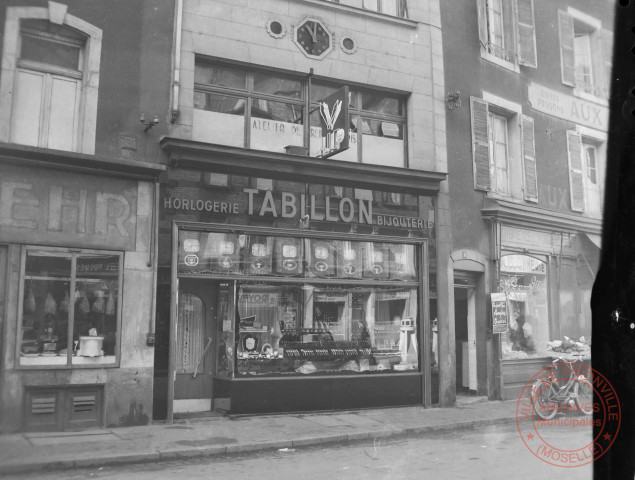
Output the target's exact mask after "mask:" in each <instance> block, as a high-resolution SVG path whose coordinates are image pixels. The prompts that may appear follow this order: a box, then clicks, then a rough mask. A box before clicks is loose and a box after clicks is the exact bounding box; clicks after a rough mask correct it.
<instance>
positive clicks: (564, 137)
mask: <svg viewBox="0 0 635 480" xmlns="http://www.w3.org/2000/svg"><path fill="white" fill-rule="evenodd" d="M613 7H614V5H613V2H610V1H602V2H591V1H579V2H566V1H557V2H534V1H532V0H515V1H513V2H501V1H500V0H474V1H468V2H442V5H441V21H442V25H443V29H444V31H446V32H448V31H451V32H452V35H445V36H444V49H443V51H444V57H445V58H446V68H445V78H446V88H447V91H448V96H447V109H448V110H447V114H446V119H447V130H448V172H449V183H450V195H451V198H452V202H451V205H452V254H451V258H452V271H453V277H454V280H453V282H454V302H453V305H454V338H453V340H454V341H455V345H454V351H455V352H456V356H457V364H456V365H457V369H456V374H457V377H456V378H457V389H459V390H463V391H468V390H469V391H473V392H476V393H478V394H480V395H488V396H489V397H490V398H502V399H511V398H516V397H517V395H518V394H519V392H520V389H521V388H522V386H523V384H524V383H525V382H526V381H527V380H528V379H529V378H530V377H531V376H532V375H533V374H534V373H536V372H537V371H539V370H540V369H541V368H542V367H543V366H546V365H547V364H548V363H549V362H550V360H551V357H553V356H569V357H572V358H582V359H585V358H589V356H590V350H589V347H590V342H591V339H590V333H591V310H590V295H591V286H592V283H593V280H594V278H595V272H596V270H597V264H598V260H599V249H600V241H601V240H600V233H601V224H602V197H603V184H604V178H603V177H604V171H605V165H606V144H607V130H608V101H607V98H608V93H609V86H610V68H611V52H612V24H613ZM449 59H451V61H450V60H449Z"/></svg>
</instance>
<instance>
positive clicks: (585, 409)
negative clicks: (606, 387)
mask: <svg viewBox="0 0 635 480" xmlns="http://www.w3.org/2000/svg"><path fill="white" fill-rule="evenodd" d="M573 395H574V401H575V405H576V407H578V410H580V411H581V412H582V413H584V414H585V415H593V385H591V382H590V381H588V380H587V379H586V378H585V379H578V380H577V381H576V382H575V385H574V386H573Z"/></svg>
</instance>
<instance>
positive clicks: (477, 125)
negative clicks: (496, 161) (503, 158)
mask: <svg viewBox="0 0 635 480" xmlns="http://www.w3.org/2000/svg"><path fill="white" fill-rule="evenodd" d="M470 110H471V113H470V114H471V130H472V167H473V172H474V189H475V190H483V191H485V192H487V195H488V196H492V197H502V198H512V199H515V200H525V201H528V202H537V201H538V178H537V170H536V157H535V140H534V121H533V118H532V117H529V116H527V115H523V113H522V106H521V105H520V104H517V103H514V102H511V101H509V100H506V99H504V98H501V97H498V96H496V95H492V94H490V93H489V92H483V95H482V98H478V97H470ZM490 113H493V114H495V115H497V116H499V117H504V118H506V119H507V185H508V192H506V193H505V192H500V191H497V190H496V189H494V183H495V182H494V180H493V179H492V177H493V175H494V171H493V152H492V144H491V138H492V134H491V127H490Z"/></svg>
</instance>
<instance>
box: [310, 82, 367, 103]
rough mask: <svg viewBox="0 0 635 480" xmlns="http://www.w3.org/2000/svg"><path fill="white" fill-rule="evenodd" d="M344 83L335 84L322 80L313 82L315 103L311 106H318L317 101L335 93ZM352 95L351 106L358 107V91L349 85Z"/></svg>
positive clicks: (313, 100)
mask: <svg viewBox="0 0 635 480" xmlns="http://www.w3.org/2000/svg"><path fill="white" fill-rule="evenodd" d="M342 86H343V85H335V84H330V83H322V82H311V102H312V103H314V105H312V106H311V109H313V108H317V105H315V102H319V101H321V100H324V99H325V98H326V97H328V96H329V95H332V94H334V93H335V92H336V91H337V90H339V89H340V88H342ZM348 91H349V93H350V95H349V97H350V103H349V107H350V108H357V95H358V92H357V91H356V90H354V89H352V88H350V87H349V89H348Z"/></svg>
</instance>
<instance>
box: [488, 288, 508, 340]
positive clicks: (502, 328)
mask: <svg viewBox="0 0 635 480" xmlns="http://www.w3.org/2000/svg"><path fill="white" fill-rule="evenodd" d="M507 322H508V318H507V296H506V295H505V293H492V333H506V332H507Z"/></svg>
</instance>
